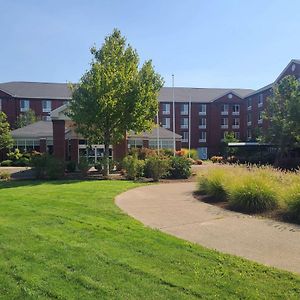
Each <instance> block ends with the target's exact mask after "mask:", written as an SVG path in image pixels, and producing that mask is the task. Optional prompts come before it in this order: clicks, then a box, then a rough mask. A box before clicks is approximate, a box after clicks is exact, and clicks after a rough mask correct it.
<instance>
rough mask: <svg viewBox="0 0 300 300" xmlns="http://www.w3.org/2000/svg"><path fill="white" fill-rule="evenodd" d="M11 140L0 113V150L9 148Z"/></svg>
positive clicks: (6, 123) (4, 115)
mask: <svg viewBox="0 0 300 300" xmlns="http://www.w3.org/2000/svg"><path fill="white" fill-rule="evenodd" d="M12 145H13V139H12V137H11V134H10V126H9V123H8V122H7V117H6V114H5V113H4V112H0V150H2V149H7V148H10V147H11V146H12Z"/></svg>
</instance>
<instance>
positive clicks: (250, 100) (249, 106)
mask: <svg viewBox="0 0 300 300" xmlns="http://www.w3.org/2000/svg"><path fill="white" fill-rule="evenodd" d="M247 108H248V110H251V108H252V98H248V99H247Z"/></svg>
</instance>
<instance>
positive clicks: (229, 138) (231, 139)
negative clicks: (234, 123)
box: [221, 132, 239, 156]
mask: <svg viewBox="0 0 300 300" xmlns="http://www.w3.org/2000/svg"><path fill="white" fill-rule="evenodd" d="M238 141H239V140H238V139H237V138H236V137H235V136H234V133H233V132H227V133H225V135H224V139H223V142H222V146H221V148H222V152H223V153H224V154H225V155H226V156H228V155H234V154H236V152H237V149H236V148H230V147H228V143H236V142H238Z"/></svg>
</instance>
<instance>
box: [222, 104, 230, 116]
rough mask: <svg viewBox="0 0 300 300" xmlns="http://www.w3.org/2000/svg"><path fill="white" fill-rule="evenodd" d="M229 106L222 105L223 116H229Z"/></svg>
mask: <svg viewBox="0 0 300 300" xmlns="http://www.w3.org/2000/svg"><path fill="white" fill-rule="evenodd" d="M228 110H229V106H228V104H222V109H221V115H228Z"/></svg>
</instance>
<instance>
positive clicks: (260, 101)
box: [258, 94, 264, 107]
mask: <svg viewBox="0 0 300 300" xmlns="http://www.w3.org/2000/svg"><path fill="white" fill-rule="evenodd" d="M263 104H264V95H263V94H260V95H259V96H258V107H262V106H263Z"/></svg>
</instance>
